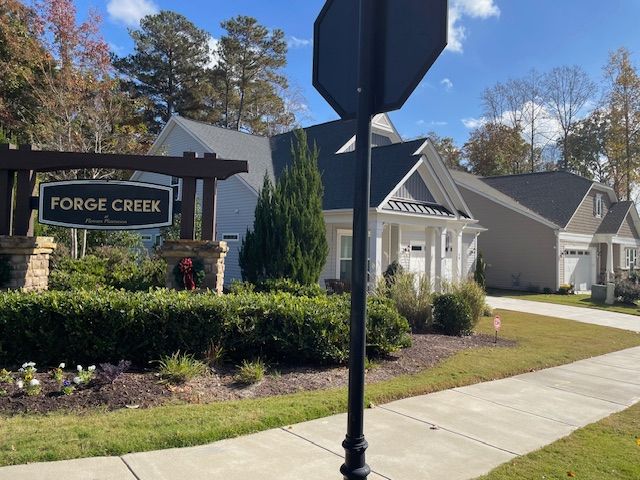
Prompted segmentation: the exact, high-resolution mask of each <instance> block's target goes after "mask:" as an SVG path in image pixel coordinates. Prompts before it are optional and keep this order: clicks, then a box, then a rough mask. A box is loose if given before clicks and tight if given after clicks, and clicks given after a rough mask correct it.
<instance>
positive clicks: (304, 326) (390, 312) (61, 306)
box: [0, 289, 409, 365]
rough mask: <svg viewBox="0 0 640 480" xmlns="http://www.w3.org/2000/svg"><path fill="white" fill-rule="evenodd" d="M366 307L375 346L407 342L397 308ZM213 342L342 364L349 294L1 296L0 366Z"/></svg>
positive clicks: (100, 358) (228, 348)
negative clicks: (304, 295)
mask: <svg viewBox="0 0 640 480" xmlns="http://www.w3.org/2000/svg"><path fill="white" fill-rule="evenodd" d="M368 305H369V320H368V332H367V334H368V335H367V340H368V342H369V349H370V350H371V351H372V352H376V353H379V354H386V353H389V352H392V351H394V350H397V349H399V348H402V347H403V346H405V345H407V342H408V339H409V337H408V335H407V332H408V330H409V326H408V324H407V321H406V320H405V319H404V318H402V316H400V314H399V313H398V312H397V310H396V309H395V308H394V307H393V305H392V304H391V303H390V302H389V301H387V300H385V299H379V298H372V299H370V300H369V302H368ZM211 340H214V341H215V342H217V343H218V344H219V346H220V347H222V348H223V349H224V352H225V355H226V357H227V358H228V359H229V360H230V361H236V362H239V361H242V360H243V359H245V358H253V357H255V356H256V355H260V356H261V357H262V358H264V359H265V360H267V361H270V362H271V361H273V362H286V363H315V364H333V363H342V362H344V361H346V359H347V357H348V349H349V297H348V296H346V295H343V296H340V295H334V296H331V297H329V296H321V297H313V298H311V297H296V296H294V295H291V294H288V293H251V294H239V295H225V296H216V295H213V294H197V295H194V294H192V293H190V292H175V291H167V290H160V289H159V290H152V291H149V292H126V291H116V290H99V291H88V290H74V291H70V292H55V291H49V292H42V293H37V294H35V293H33V294H32V293H21V292H7V293H3V294H0V365H1V364H15V363H18V362H22V361H23V359H24V358H30V359H32V360H34V361H37V362H39V363H41V364H44V365H48V364H51V363H52V362H53V361H54V360H55V361H56V362H59V359H64V360H65V361H66V362H67V363H69V364H72V363H101V362H117V361H118V360H120V359H123V358H124V359H127V360H131V361H133V362H134V363H136V364H138V365H145V364H146V363H147V362H149V361H151V360H156V359H159V358H161V357H163V356H164V355H170V354H171V353H172V352H176V351H181V352H185V353H189V354H196V355H201V354H202V353H203V352H205V351H206V350H207V348H208V347H209V343H210V341H211Z"/></svg>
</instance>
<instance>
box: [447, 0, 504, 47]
mask: <svg viewBox="0 0 640 480" xmlns="http://www.w3.org/2000/svg"><path fill="white" fill-rule="evenodd" d="M499 16H500V9H499V8H498V6H497V5H496V4H495V0H452V2H451V3H450V6H449V44H448V45H447V50H451V51H452V52H457V53H462V51H463V48H462V43H463V42H464V40H465V39H466V38H467V30H466V28H465V27H464V25H462V20H463V18H464V17H470V18H476V19H481V20H482V19H486V18H491V17H499Z"/></svg>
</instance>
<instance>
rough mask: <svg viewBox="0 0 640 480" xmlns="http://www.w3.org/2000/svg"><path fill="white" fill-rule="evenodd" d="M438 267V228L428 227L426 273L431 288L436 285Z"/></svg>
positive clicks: (425, 230) (425, 236) (425, 253)
mask: <svg viewBox="0 0 640 480" xmlns="http://www.w3.org/2000/svg"><path fill="white" fill-rule="evenodd" d="M435 269H436V229H435V228H433V227H427V228H425V229H424V274H425V277H426V278H428V279H429V284H430V285H431V288H434V287H435Z"/></svg>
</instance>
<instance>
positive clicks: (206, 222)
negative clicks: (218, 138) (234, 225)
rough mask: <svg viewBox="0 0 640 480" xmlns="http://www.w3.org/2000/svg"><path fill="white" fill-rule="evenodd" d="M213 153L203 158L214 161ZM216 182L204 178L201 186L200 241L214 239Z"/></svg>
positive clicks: (212, 179)
mask: <svg viewBox="0 0 640 480" xmlns="http://www.w3.org/2000/svg"><path fill="white" fill-rule="evenodd" d="M216 157H217V156H216V154H215V153H205V154H204V158H206V159H209V160H211V161H215V160H216ZM217 186H218V180H217V179H216V178H205V179H204V181H203V185H202V240H210V241H213V240H215V239H216V209H217V205H216V197H217Z"/></svg>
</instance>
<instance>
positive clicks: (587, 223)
mask: <svg viewBox="0 0 640 480" xmlns="http://www.w3.org/2000/svg"><path fill="white" fill-rule="evenodd" d="M596 195H602V216H601V217H596V215H595V198H596ZM609 208H611V201H610V200H609V195H608V194H607V193H606V192H604V191H601V190H597V189H595V188H592V189H591V191H590V192H589V194H588V195H587V196H586V197H585V198H584V199H583V200H582V203H581V204H580V206H579V207H578V208H577V210H576V212H575V214H574V215H573V218H572V219H571V221H570V222H569V223H568V224H567V228H566V230H567V232H571V233H581V234H585V235H593V234H594V233H596V230H598V227H599V226H600V224H601V223H602V219H603V218H604V217H606V216H607V213H608V212H609Z"/></svg>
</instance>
